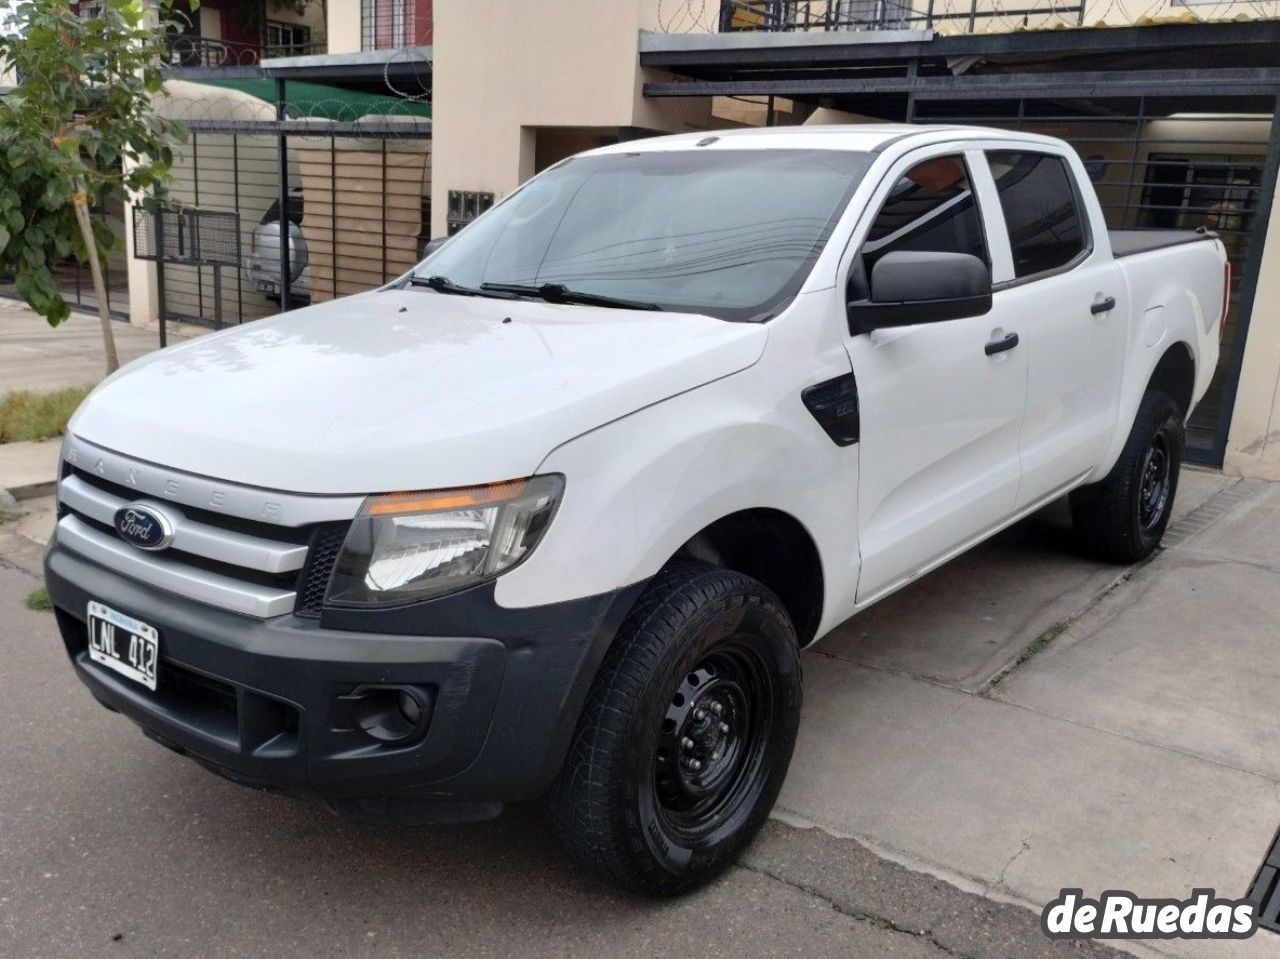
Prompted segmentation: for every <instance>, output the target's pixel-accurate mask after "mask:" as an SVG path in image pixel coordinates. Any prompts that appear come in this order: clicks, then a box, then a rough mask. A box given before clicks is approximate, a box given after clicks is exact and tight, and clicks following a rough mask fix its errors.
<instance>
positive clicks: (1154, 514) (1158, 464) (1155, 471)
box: [1138, 432, 1173, 530]
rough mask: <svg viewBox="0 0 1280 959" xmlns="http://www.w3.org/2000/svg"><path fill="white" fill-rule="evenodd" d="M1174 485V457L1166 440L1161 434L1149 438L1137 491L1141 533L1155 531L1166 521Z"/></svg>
mask: <svg viewBox="0 0 1280 959" xmlns="http://www.w3.org/2000/svg"><path fill="white" fill-rule="evenodd" d="M1172 482H1173V456H1172V454H1171V453H1170V451H1169V437H1168V436H1166V435H1165V434H1164V433H1162V432H1158V433H1156V435H1155V436H1153V437H1152V438H1151V445H1150V446H1149V447H1147V452H1146V455H1145V456H1144V457H1143V461H1142V480H1141V485H1140V486H1139V490H1138V522H1139V524H1140V525H1141V526H1142V528H1143V529H1144V530H1151V529H1154V528H1155V527H1156V526H1157V525H1158V524H1159V523H1160V521H1161V520H1162V519H1165V518H1166V513H1167V511H1168V509H1169V494H1170V488H1171V486H1172Z"/></svg>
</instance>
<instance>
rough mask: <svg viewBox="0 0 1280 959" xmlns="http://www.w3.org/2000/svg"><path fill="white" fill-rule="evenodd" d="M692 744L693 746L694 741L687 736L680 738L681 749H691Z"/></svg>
mask: <svg viewBox="0 0 1280 959" xmlns="http://www.w3.org/2000/svg"><path fill="white" fill-rule="evenodd" d="M693 746H694V742H693V740H692V739H690V738H689V737H688V736H685V737H684V738H683V739H681V740H680V748H681V749H692V748H693Z"/></svg>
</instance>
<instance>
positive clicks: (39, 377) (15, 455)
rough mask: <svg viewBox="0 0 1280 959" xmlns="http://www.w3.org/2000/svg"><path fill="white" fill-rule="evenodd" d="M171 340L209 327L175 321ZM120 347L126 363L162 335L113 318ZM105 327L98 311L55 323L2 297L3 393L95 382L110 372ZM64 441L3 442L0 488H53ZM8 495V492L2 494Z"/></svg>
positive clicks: (24, 494)
mask: <svg viewBox="0 0 1280 959" xmlns="http://www.w3.org/2000/svg"><path fill="white" fill-rule="evenodd" d="M170 327H171V328H170V331H169V343H170V344H171V345H172V344H175V343H180V342H182V341H183V340H184V339H188V338H190V337H191V336H192V335H198V334H199V333H201V332H205V331H203V330H199V329H197V328H193V327H191V326H190V324H170ZM111 329H112V331H113V332H114V334H115V340H116V350H117V352H118V353H119V354H120V363H121V365H122V366H123V365H124V364H125V363H128V362H129V361H130V360H135V359H137V358H138V357H140V356H143V355H145V354H147V353H150V352H151V351H152V350H155V349H159V347H160V339H159V334H158V333H157V332H156V331H155V330H143V329H139V328H138V327H135V326H130V325H129V324H128V323H119V322H113V323H112V327H111ZM102 355H103V354H102V330H101V327H100V325H99V321H98V318H97V317H96V316H90V315H89V314H87V313H78V312H75V311H73V312H72V314H71V316H70V317H69V318H68V319H67V320H66V321H65V322H63V323H61V324H60V325H58V326H56V327H52V326H50V325H49V324H48V322H47V321H46V320H45V319H44V318H43V317H41V316H38V315H37V314H36V313H35V312H34V311H33V310H31V309H30V308H29V307H28V306H27V305H26V304H24V303H20V302H18V301H17V300H12V299H9V298H7V297H0V396H3V395H4V394H6V393H8V392H10V391H16V390H33V391H35V392H38V393H44V392H49V391H52V390H59V389H65V388H68V387H76V386H90V385H92V384H94V383H97V382H98V381H99V380H101V379H102V378H103V376H104V375H105V374H106V370H105V367H104V361H103V358H102ZM59 447H60V443H59V441H58V440H56V439H53V440H46V441H43V442H37V443H0V491H2V490H8V492H9V493H10V494H11V495H13V496H15V497H17V498H18V499H20V500H22V499H29V498H31V497H34V496H42V495H44V494H45V493H49V492H52V491H53V483H54V480H55V479H56V477H57V469H58V450H59ZM0 498H2V497H0Z"/></svg>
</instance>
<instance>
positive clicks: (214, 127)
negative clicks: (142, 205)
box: [134, 81, 431, 327]
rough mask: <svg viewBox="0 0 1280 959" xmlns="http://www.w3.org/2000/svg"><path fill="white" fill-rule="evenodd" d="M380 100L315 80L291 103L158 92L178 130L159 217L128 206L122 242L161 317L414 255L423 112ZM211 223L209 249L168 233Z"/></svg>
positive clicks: (280, 291)
mask: <svg viewBox="0 0 1280 959" xmlns="http://www.w3.org/2000/svg"><path fill="white" fill-rule="evenodd" d="M268 82H269V81H268ZM204 89H205V90H207V88H204ZM382 99H384V100H385V101H387V102H386V104H385V105H384V106H381V107H380V109H383V110H384V111H385V112H381V113H377V114H368V113H367V112H366V113H361V112H360V108H350V109H348V107H347V105H346V104H345V103H344V102H343V101H341V100H339V99H335V100H334V101H332V102H326V101H323V100H321V101H317V100H316V99H314V93H313V94H312V99H310V100H308V101H307V102H306V103H305V104H301V103H299V104H293V105H291V104H289V103H288V102H287V101H285V100H281V101H280V102H279V103H276V104H272V103H269V102H266V101H264V100H262V99H260V98H255V97H251V96H246V95H243V94H240V93H238V92H237V91H231V92H229V93H227V94H226V95H224V96H216V97H208V96H205V95H202V96H200V97H198V98H196V97H184V96H182V95H177V96H171V97H169V98H167V110H168V112H169V113H170V115H171V116H174V117H175V118H176V119H178V120H180V121H181V122H182V124H183V126H184V127H185V128H186V129H187V131H188V137H187V140H186V142H185V143H181V144H176V145H175V159H174V165H173V181H172V183H171V185H170V187H169V191H168V198H167V201H166V210H167V213H168V216H166V217H163V218H160V217H156V216H154V215H149V214H148V215H142V214H141V211H140V210H139V211H138V213H139V218H138V220H137V222H136V223H135V226H134V229H135V232H134V255H135V256H136V257H138V258H140V259H148V260H152V261H153V262H155V264H156V265H155V267H154V269H155V284H154V286H155V289H156V295H157V300H158V312H159V316H160V318H161V319H162V321H173V320H176V321H183V322H190V323H196V324H200V325H204V326H211V327H218V326H222V325H225V324H232V325H234V324H237V323H243V322H245V321H247V320H254V319H259V318H262V317H265V316H270V315H273V314H275V313H278V312H280V311H281V310H282V309H285V308H290V309H292V308H296V307H299V306H305V305H308V304H310V303H318V302H322V301H325V300H330V299H334V298H335V297H338V296H344V295H347V294H350V293H357V292H361V291H364V290H368V289H372V288H374V287H377V286H379V285H381V284H383V283H385V282H387V281H389V280H392V279H394V278H395V277H397V276H399V275H400V274H402V273H404V272H405V271H407V270H408V269H409V268H410V267H412V266H413V265H414V264H415V263H417V262H418V260H419V259H421V254H422V248H423V245H424V244H425V242H426V240H427V231H428V230H429V228H430V227H429V224H430V215H429V203H430V195H431V179H430V177H431V162H430V159H431V139H430V131H431V125H430V120H429V119H427V118H425V117H424V116H423V115H422V112H423V111H422V110H421V104H418V103H417V102H416V101H410V100H396V99H394V98H390V97H384V98H382ZM297 107H301V109H298V108H297ZM215 223H216V224H217V225H218V227H219V228H220V232H221V233H224V234H226V233H228V232H229V239H225V238H224V240H222V241H221V242H220V247H221V251H220V253H219V255H218V257H217V258H216V259H211V258H210V257H209V256H206V255H205V253H206V252H208V251H207V250H203V249H201V248H200V245H199V244H196V245H192V243H191V242H188V243H187V245H185V246H184V245H183V238H182V237H181V236H175V235H174V231H181V230H182V229H183V227H184V225H187V229H188V232H189V234H190V236H191V237H192V238H194V237H195V236H196V227H195V226H194V225H195V224H204V226H203V227H202V229H204V230H206V231H207V229H208V225H209V224H215ZM157 228H159V230H160V232H161V233H162V234H164V236H163V239H164V244H163V246H164V249H165V250H166V251H167V255H165V256H161V257H158V258H157V257H156V256H155V251H156V249H157V246H156V232H157ZM282 240H283V243H284V246H285V250H284V251H282V250H281V246H282ZM207 245H208V244H207V243H206V244H205V246H207ZM228 250H234V251H235V253H234V254H233V255H232V256H230V258H228V256H227V251H228ZM282 252H283V253H284V254H285V255H284V256H282ZM286 259H287V262H288V266H287V268H286V267H285V266H284V263H283V262H282V261H284V260H286Z"/></svg>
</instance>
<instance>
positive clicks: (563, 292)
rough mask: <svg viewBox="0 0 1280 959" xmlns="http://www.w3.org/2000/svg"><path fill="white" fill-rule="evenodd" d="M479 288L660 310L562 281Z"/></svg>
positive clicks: (556, 300) (587, 303)
mask: <svg viewBox="0 0 1280 959" xmlns="http://www.w3.org/2000/svg"><path fill="white" fill-rule="evenodd" d="M480 289H482V290H485V291H491V292H494V293H513V294H515V295H516V296H538V297H541V298H542V299H544V300H546V301H547V302H548V303H579V304H581V305H583V306H608V307H612V308H614V309H617V310H661V309H662V307H660V306H659V305H658V304H657V303H644V302H641V301H640V300H622V299H619V298H618V297H615V296H604V295H602V294H600V293H579V292H578V291H576V290H571V289H569V288H568V287H567V286H565V285H564V284H563V283H543V284H542V285H541V286H527V285H524V284H521V283H481V284H480Z"/></svg>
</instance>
